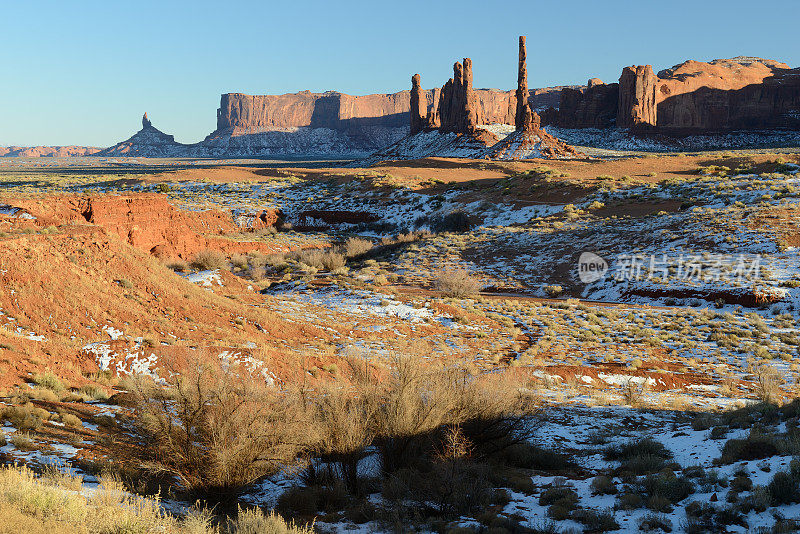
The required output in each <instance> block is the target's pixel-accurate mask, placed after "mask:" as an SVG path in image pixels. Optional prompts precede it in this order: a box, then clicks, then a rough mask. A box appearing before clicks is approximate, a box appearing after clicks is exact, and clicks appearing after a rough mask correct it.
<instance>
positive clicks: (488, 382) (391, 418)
mask: <svg viewBox="0 0 800 534" xmlns="http://www.w3.org/2000/svg"><path fill="white" fill-rule="evenodd" d="M534 410H535V407H534V404H533V403H532V402H531V400H530V398H529V397H526V396H524V395H522V394H521V393H520V391H519V387H518V386H517V385H516V384H514V383H513V381H511V380H505V379H497V378H484V379H477V378H475V377H472V376H471V375H469V374H468V373H466V372H465V371H464V370H462V369H457V368H453V367H449V368H439V369H437V368H431V366H429V365H425V364H424V363H421V362H420V361H419V360H416V359H412V358H410V357H401V358H397V359H396V361H395V364H394V368H393V371H392V377H391V379H390V380H389V381H388V384H387V385H386V386H385V387H384V388H383V391H382V392H381V399H380V410H379V411H378V412H377V414H376V421H375V422H376V431H375V434H376V436H377V439H376V441H377V445H378V449H379V451H380V454H381V462H382V468H383V470H384V472H385V473H391V472H393V471H396V470H397V469H399V468H401V467H405V466H407V465H408V464H409V462H410V459H411V458H413V457H414V456H418V455H419V454H420V453H430V452H431V450H430V448H431V447H441V444H442V441H443V439H444V437H445V435H444V434H443V432H444V431H445V430H446V429H447V428H449V427H453V426H457V427H459V428H460V429H461V430H462V431H463V433H464V436H465V437H466V438H467V439H468V440H469V441H470V443H472V444H473V445H474V446H475V447H476V449H478V450H487V452H491V453H493V452H497V451H498V450H501V449H502V448H504V447H507V446H510V445H512V444H514V443H517V442H519V441H520V440H522V439H524V438H525V437H526V432H527V431H528V429H530V428H531V427H530V426H528V425H527V419H528V418H529V416H530V415H531V414H532V413H533V412H534Z"/></svg>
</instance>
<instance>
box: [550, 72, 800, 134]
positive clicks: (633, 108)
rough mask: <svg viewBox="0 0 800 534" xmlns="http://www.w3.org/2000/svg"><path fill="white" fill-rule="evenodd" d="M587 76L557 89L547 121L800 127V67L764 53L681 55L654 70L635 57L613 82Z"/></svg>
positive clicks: (695, 128)
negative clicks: (578, 84) (581, 83)
mask: <svg viewBox="0 0 800 534" xmlns="http://www.w3.org/2000/svg"><path fill="white" fill-rule="evenodd" d="M589 82H590V83H589V85H588V86H587V87H586V88H581V89H577V90H576V89H571V88H565V89H563V90H562V91H561V98H560V103H559V108H558V109H557V110H556V109H550V110H548V111H547V112H546V113H545V114H544V119H545V122H546V123H548V124H556V125H558V126H562V127H565V128H606V127H609V126H614V125H616V126H617V127H620V128H630V129H632V130H633V131H635V132H658V133H667V134H669V133H673V134H683V133H687V134H691V133H701V132H714V131H725V130H748V129H771V128H800V69H790V68H789V66H788V65H786V64H784V63H779V62H777V61H773V60H769V59H760V58H750V57H737V58H733V59H717V60H714V61H711V62H708V63H705V62H702V61H686V62H684V63H681V64H680V65H676V66H674V67H672V68H671V69H665V70H662V71H661V72H659V73H658V75H655V74H653V69H652V67H651V66H650V65H639V66H633V67H625V68H624V69H623V70H622V75H621V76H620V78H619V84H607V85H605V84H602V82H600V81H599V80H590V81H589Z"/></svg>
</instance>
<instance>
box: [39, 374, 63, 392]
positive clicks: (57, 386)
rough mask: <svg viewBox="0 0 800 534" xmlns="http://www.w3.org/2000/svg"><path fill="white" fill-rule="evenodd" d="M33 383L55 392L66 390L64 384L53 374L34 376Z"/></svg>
mask: <svg viewBox="0 0 800 534" xmlns="http://www.w3.org/2000/svg"><path fill="white" fill-rule="evenodd" d="M33 382H34V384H36V385H37V386H41V387H43V388H47V389H51V390H53V391H55V392H59V391H63V390H64V382H62V381H61V379H60V378H58V377H57V376H56V375H54V374H53V373H51V372H49V371H48V372H46V373H37V374H35V375H33Z"/></svg>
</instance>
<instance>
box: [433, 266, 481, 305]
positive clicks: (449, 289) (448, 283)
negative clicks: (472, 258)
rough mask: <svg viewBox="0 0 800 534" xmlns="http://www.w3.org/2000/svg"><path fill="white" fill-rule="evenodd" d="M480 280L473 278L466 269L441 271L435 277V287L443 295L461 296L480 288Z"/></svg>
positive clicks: (466, 295) (477, 290)
mask: <svg viewBox="0 0 800 534" xmlns="http://www.w3.org/2000/svg"><path fill="white" fill-rule="evenodd" d="M481 287H482V284H481V282H480V280H478V279H476V278H474V277H473V276H471V275H470V274H469V271H467V270H466V269H451V270H446V271H443V272H441V273H440V274H439V276H437V277H436V288H437V289H438V290H439V291H441V292H442V293H443V294H444V295H445V296H448V297H454V298H463V297H468V296H470V295H474V294H475V293H477V292H479V291H480V290H481Z"/></svg>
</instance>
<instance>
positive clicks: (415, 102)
mask: <svg viewBox="0 0 800 534" xmlns="http://www.w3.org/2000/svg"><path fill="white" fill-rule="evenodd" d="M420 81H421V78H420V75H419V74H415V75H414V76H412V77H411V135H414V134H416V133H419V132H421V131H422V130H423V129H424V128H425V125H426V124H427V111H428V101H427V98H426V97H425V93H423V92H422V85H421V83H420Z"/></svg>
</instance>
